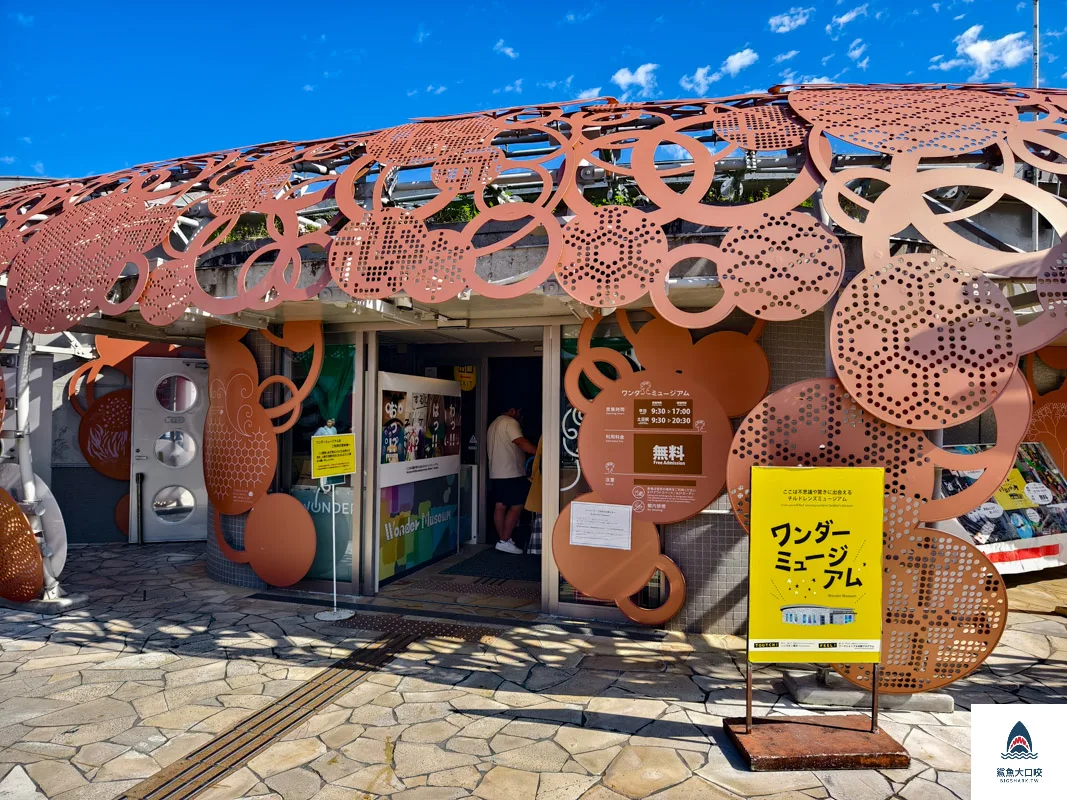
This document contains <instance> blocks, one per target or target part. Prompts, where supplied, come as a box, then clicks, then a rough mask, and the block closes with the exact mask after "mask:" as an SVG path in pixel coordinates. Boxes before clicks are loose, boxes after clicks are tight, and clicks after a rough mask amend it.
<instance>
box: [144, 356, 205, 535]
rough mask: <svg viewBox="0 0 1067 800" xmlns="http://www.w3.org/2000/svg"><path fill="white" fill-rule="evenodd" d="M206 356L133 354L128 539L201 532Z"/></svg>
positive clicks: (203, 488) (203, 518)
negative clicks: (183, 356) (134, 356)
mask: <svg viewBox="0 0 1067 800" xmlns="http://www.w3.org/2000/svg"><path fill="white" fill-rule="evenodd" d="M207 392H208V389H207V361H205V360H203V359H200V358H185V359H182V358H135V359H134V360H133V431H132V434H133V438H132V441H131V448H130V450H131V459H132V464H131V469H130V501H131V502H130V540H131V541H137V537H138V534H139V535H140V540H141V541H143V542H175V541H190V540H194V539H203V538H204V537H205V536H206V535H207V488H206V487H205V486H204V461H203V435H204V417H205V415H206V413H207V405H208V396H207Z"/></svg>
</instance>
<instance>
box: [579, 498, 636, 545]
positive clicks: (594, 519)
mask: <svg viewBox="0 0 1067 800" xmlns="http://www.w3.org/2000/svg"><path fill="white" fill-rule="evenodd" d="M632 513H633V509H631V508H630V506H617V505H611V504H608V503H571V544H572V545H579V546H582V547H609V548H611V549H613V550H629V549H630V522H631V520H632Z"/></svg>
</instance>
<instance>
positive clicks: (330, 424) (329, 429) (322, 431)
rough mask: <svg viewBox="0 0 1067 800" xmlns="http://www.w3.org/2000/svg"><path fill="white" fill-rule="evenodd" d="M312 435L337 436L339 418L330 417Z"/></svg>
mask: <svg viewBox="0 0 1067 800" xmlns="http://www.w3.org/2000/svg"><path fill="white" fill-rule="evenodd" d="M311 435H312V436H336V435H337V420H335V419H328V420H326V424H325V425H323V426H321V427H320V428H318V429H317V430H316V431H315V432H314V433H313V434H311Z"/></svg>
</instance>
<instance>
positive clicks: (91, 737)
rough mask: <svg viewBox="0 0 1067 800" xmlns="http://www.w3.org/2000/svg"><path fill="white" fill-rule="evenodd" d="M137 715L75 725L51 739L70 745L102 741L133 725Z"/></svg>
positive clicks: (78, 745)
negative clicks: (91, 723)
mask: <svg viewBox="0 0 1067 800" xmlns="http://www.w3.org/2000/svg"><path fill="white" fill-rule="evenodd" d="M136 721H137V717H119V718H118V719H110V720H108V721H107V722H97V723H96V724H93V725H75V726H72V727H69V728H67V729H66V730H65V731H64V732H63V733H59V734H56V735H55V736H53V737H52V741H53V742H55V743H56V744H69V745H71V746H72V747H81V746H82V745H86V744H92V743H93V742H102V741H105V740H107V739H112V738H114V737H115V736H118V735H119V734H120V733H122V732H124V731H128V730H129V729H130V728H132V727H133V726H134V723H135V722H136Z"/></svg>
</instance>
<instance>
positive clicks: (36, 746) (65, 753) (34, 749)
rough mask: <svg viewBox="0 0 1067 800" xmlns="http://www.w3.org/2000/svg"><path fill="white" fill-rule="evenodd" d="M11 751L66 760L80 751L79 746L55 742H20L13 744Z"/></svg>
mask: <svg viewBox="0 0 1067 800" xmlns="http://www.w3.org/2000/svg"><path fill="white" fill-rule="evenodd" d="M11 751H12V752H13V753H14V752H19V753H28V754H30V755H35V756H40V757H41V758H47V759H49V760H66V759H69V758H71V757H72V756H73V755H74V754H75V753H77V752H78V750H77V748H74V747H70V746H68V745H63V744H55V743H53V742H18V743H16V744H13V745H11Z"/></svg>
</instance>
